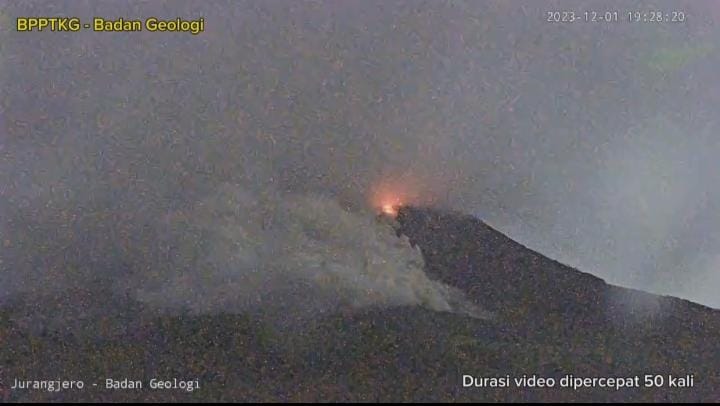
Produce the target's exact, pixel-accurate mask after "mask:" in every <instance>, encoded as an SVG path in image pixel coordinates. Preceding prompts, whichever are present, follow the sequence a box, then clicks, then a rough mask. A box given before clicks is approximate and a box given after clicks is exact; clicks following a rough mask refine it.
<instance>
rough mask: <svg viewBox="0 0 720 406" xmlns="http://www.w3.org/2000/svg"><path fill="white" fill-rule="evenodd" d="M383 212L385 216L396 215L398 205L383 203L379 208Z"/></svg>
mask: <svg viewBox="0 0 720 406" xmlns="http://www.w3.org/2000/svg"><path fill="white" fill-rule="evenodd" d="M381 210H382V212H383V214H385V215H387V216H392V217H396V216H397V214H398V205H393V204H391V203H385V204H383V205H382V208H381Z"/></svg>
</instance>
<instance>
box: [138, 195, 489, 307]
mask: <svg viewBox="0 0 720 406" xmlns="http://www.w3.org/2000/svg"><path fill="white" fill-rule="evenodd" d="M260 196H261V195H260V194H257V193H255V192H253V191H250V190H248V189H247V188H242V187H240V186H234V185H229V184H226V185H223V186H221V187H220V189H219V191H218V192H217V193H216V194H214V195H213V196H211V197H209V198H208V199H205V200H203V201H201V202H199V203H198V204H197V205H196V207H194V208H193V209H191V210H190V211H188V212H177V213H173V214H172V215H170V216H169V217H168V218H167V219H166V220H165V224H164V225H163V227H167V231H168V233H167V234H173V230H176V232H175V235H177V237H178V240H177V241H175V244H178V247H179V250H180V251H181V252H182V251H185V252H189V253H191V254H190V255H191V256H192V257H193V258H195V260H194V261H192V262H187V261H186V260H185V259H186V258H188V255H187V254H185V255H180V256H175V257H174V258H173V260H171V261H170V262H167V263H165V262H163V261H160V260H161V259H164V257H163V256H161V257H160V258H151V259H150V263H147V264H136V265H135V267H136V268H144V267H146V266H149V267H150V268H152V269H156V270H159V271H158V272H157V273H155V275H154V278H153V279H154V280H152V281H148V280H142V279H143V277H142V276H141V277H140V279H141V280H142V283H141V284H139V285H138V287H137V289H138V292H139V293H138V297H139V298H140V300H142V301H143V302H145V303H151V304H154V305H156V306H157V307H164V308H181V307H184V306H185V307H189V310H191V311H195V312H217V311H220V310H227V309H233V310H238V309H239V310H243V309H244V310H253V309H254V310H258V309H259V308H263V309H265V310H267V309H268V308H270V309H273V310H275V311H276V313H282V314H293V315H295V316H298V315H308V314H322V313H325V312H328V311H333V310H337V309H342V308H351V309H352V308H362V307H368V306H398V305H421V306H425V307H428V308H430V309H434V310H438V311H452V310H454V309H453V307H452V305H451V304H452V303H458V302H461V301H462V300H463V299H462V296H461V295H460V293H458V292H454V291H452V290H451V289H450V288H449V287H447V286H444V285H442V284H440V283H437V282H433V281H431V280H429V279H428V278H427V276H426V274H425V272H424V270H423V258H422V255H421V254H420V252H419V251H418V250H417V249H414V248H411V247H410V245H409V244H408V241H407V238H397V236H396V235H395V234H394V232H393V230H392V229H391V228H390V227H388V226H387V225H385V224H383V223H381V222H378V221H376V220H375V219H374V218H373V216H372V214H371V213H370V212H349V211H347V210H345V209H343V208H342V207H340V205H338V203H337V202H336V201H334V200H333V199H329V198H324V197H321V196H308V195H294V194H286V195H283V194H279V193H268V191H267V190H266V191H265V194H264V197H260ZM188 220H189V221H190V223H189V224H188ZM188 227H190V228H192V229H194V230H195V233H192V234H190V233H186V231H187V229H188ZM198 237H200V238H202V242H203V244H204V245H206V246H207V249H206V250H197V252H193V251H194V250H195V248H194V247H195V246H196V245H197V238H198ZM143 286H154V288H143ZM278 310H282V312H278ZM480 314H481V313H479V312H478V313H475V314H473V315H476V316H479V315H480Z"/></svg>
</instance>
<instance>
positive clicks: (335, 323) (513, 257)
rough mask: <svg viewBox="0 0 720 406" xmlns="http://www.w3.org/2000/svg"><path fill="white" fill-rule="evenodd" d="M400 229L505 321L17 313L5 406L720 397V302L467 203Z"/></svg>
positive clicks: (404, 221)
mask: <svg viewBox="0 0 720 406" xmlns="http://www.w3.org/2000/svg"><path fill="white" fill-rule="evenodd" d="M389 224H392V227H394V228H395V231H396V233H397V234H398V235H399V236H406V237H407V238H408V239H409V241H410V243H411V244H412V245H414V246H416V247H418V248H419V249H420V250H421V252H422V255H423V257H424V259H425V266H426V272H427V273H428V275H429V276H430V277H431V278H432V279H435V280H438V281H441V282H443V283H445V284H447V285H450V286H452V287H454V288H457V289H459V290H461V291H462V292H464V294H465V295H466V297H467V299H468V300H470V301H471V302H473V304H475V305H477V306H478V307H480V308H483V309H486V310H488V311H490V312H491V313H492V314H493V316H492V317H491V318H487V319H481V318H472V317H468V316H467V315H463V314H461V313H456V312H441V311H433V310H429V309H426V308H423V307H419V306H405V307H391V308H382V309H380V308H375V309H372V308H371V309H366V310H363V311H357V312H347V313H335V314H328V315H325V316H323V317H319V318H318V319H317V320H315V321H313V322H312V323H311V326H309V328H305V329H299V330H297V329H296V330H292V331H290V330H284V329H283V328H281V327H279V326H277V325H272V324H271V323H267V322H266V321H263V320H262V319H259V318H255V317H252V316H250V315H236V314H218V315H192V314H186V315H180V316H177V315H176V316H157V315H148V314H147V313H145V312H143V310H142V309H141V307H142V306H141V305H139V304H138V303H125V302H122V301H120V302H118V303H114V304H113V306H108V307H113V308H115V309H121V310H117V311H116V312H115V313H112V314H111V315H109V316H106V317H99V318H94V319H91V320H88V321H86V322H85V323H83V322H79V323H78V324H77V325H75V326H74V327H73V328H72V329H64V330H63V329H60V330H57V329H55V330H48V329H41V330H37V329H35V330H33V329H28V328H27V327H26V326H25V325H23V323H22V322H21V321H19V320H18V319H17V318H14V317H13V316H12V312H11V310H12V309H4V310H3V312H2V313H0V316H1V317H0V339H2V342H3V345H2V346H1V348H0V366H2V369H1V370H0V373H1V374H2V375H1V376H0V379H1V381H0V389H2V394H0V396H4V399H5V400H6V401H27V400H35V401H37V400H46V401H91V400H94V401H133V400H134V401H189V400H200V401H311V402H315V401H340V402H347V401H353V402H354V401H491V402H496V401H518V402H519V401H543V402H544V401H561V402H569V401H608V402H616V401H699V402H706V401H718V400H720V344H719V343H718V337H720V311H718V310H713V309H710V308H707V307H704V306H701V305H698V304H695V303H691V302H688V301H686V300H681V299H677V298H672V297H664V296H657V295H651V294H648V293H644V292H641V291H637V290H632V289H625V288H621V287H617V286H612V285H609V284H607V283H605V282H604V281H603V280H602V279H600V278H597V277H595V276H593V275H590V274H587V273H583V272H580V271H578V270H576V269H573V268H570V267H568V266H565V265H563V264H560V263H558V262H556V261H553V260H551V259H549V258H546V257H544V256H543V255H541V254H539V253H537V252H534V251H532V250H530V249H528V248H526V247H524V246H522V245H521V244H519V243H517V242H515V241H513V240H512V239H510V238H508V237H507V236H505V235H503V234H502V233H500V232H498V231H496V230H494V229H493V228H491V227H490V226H488V225H487V224H485V223H484V222H483V221H481V220H480V219H477V218H475V217H472V216H468V215H464V214H461V213H454V212H448V211H441V210H437V209H430V208H417V207H402V208H400V209H399V211H398V213H397V217H396V218H395V219H394V221H392V222H389ZM73 297H81V295H74V296H73ZM108 300H110V299H109V298H107V297H103V302H107V301H108ZM85 302H88V300H85ZM44 305H45V306H52V303H50V302H45V303H44ZM85 305H86V306H87V303H86V304H85ZM105 305H106V306H107V303H105ZM609 378H612V380H613V381H612V382H616V381H622V382H624V383H623V385H624V386H623V387H617V386H616V385H615V384H610V383H609V382H611V381H610V380H609ZM13 379H18V380H29V379H31V380H35V379H52V380H73V381H77V380H82V381H84V383H85V384H84V389H83V390H61V391H55V392H49V391H42V390H37V391H32V390H12V389H9V387H10V385H12V382H13ZM108 379H109V380H111V381H113V382H114V381H121V380H123V379H128V380H133V381H135V380H137V381H139V382H141V383H143V382H146V383H147V382H150V381H151V380H153V379H155V380H163V381H172V380H173V379H175V380H192V381H197V382H198V387H197V388H196V389H195V390H193V391H186V390H159V389H151V388H150V386H149V385H147V384H146V385H145V388H144V389H133V390H130V389H126V390H120V389H112V388H106V387H105V382H106V380H108ZM578 379H579V380H578ZM468 381H469V382H470V383H469V384H466V383H468ZM503 382H505V383H507V385H504V384H499V383H503ZM517 382H519V383H517ZM540 382H544V383H540ZM548 382H552V385H549V384H548ZM563 382H565V383H567V382H573V383H576V384H575V385H573V386H571V387H567V385H564V386H563V385H562V383H563ZM3 385H4V386H3Z"/></svg>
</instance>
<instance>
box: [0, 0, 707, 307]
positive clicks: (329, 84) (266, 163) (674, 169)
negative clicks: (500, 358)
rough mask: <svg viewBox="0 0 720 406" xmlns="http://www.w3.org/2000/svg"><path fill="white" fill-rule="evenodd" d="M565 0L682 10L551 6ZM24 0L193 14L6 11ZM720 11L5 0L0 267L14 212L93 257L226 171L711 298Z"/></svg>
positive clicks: (631, 281)
mask: <svg viewBox="0 0 720 406" xmlns="http://www.w3.org/2000/svg"><path fill="white" fill-rule="evenodd" d="M651 4H652V5H651ZM568 9H573V10H576V11H577V12H578V14H582V12H583V11H593V10H594V11H605V10H618V11H619V15H620V18H621V19H625V18H626V16H625V13H626V12H628V11H632V10H648V11H649V10H657V9H659V10H664V11H667V12H672V11H683V12H684V13H685V14H686V16H687V21H686V22H684V23H664V24H659V23H643V22H636V23H630V22H618V23H574V24H558V23H555V24H553V23H549V22H547V21H546V12H547V11H549V10H568ZM24 15H76V16H78V17H80V18H90V17H91V16H104V17H106V18H115V17H120V16H125V17H127V18H147V17H149V16H161V17H166V18H173V17H176V16H181V17H185V18H198V17H204V18H205V21H206V22H205V25H206V32H204V33H202V34H200V35H197V36H191V35H189V34H179V33H176V34H170V33H164V34H161V33H147V32H143V33H128V34H110V33H92V32H81V33H48V32H43V33H16V32H13V30H9V29H8V26H7V25H6V24H7V22H8V21H9V22H11V23H12V22H13V21H14V19H15V18H16V17H18V16H24ZM719 19H720V6H718V4H717V3H716V2H714V1H705V2H700V1H693V2H689V1H686V2H680V1H672V2H671V1H666V2H652V3H641V2H625V1H617V2H608V1H599V2H593V1H584V2H561V1H552V2H551V1H548V2H540V1H510V2H505V1H503V2H480V1H468V2H459V1H458V2H452V1H448V2H438V1H428V2H422V1H407V2H399V1H374V2H373V1H347V2H319V1H314V2H290V1H252V2H251V1H246V2H218V1H210V2H200V1H197V2H151V3H148V2H135V3H108V2H104V3H97V2H79V1H74V2H57V1H54V2H26V3H23V2H13V3H12V4H10V3H5V5H4V6H3V8H2V25H3V28H2V29H3V31H2V37H3V41H2V44H3V45H2V48H1V50H0V52H2V55H1V57H2V61H3V64H2V68H1V69H2V70H1V71H0V74H2V81H3V84H4V86H3V90H2V95H3V97H2V116H1V120H2V121H1V123H2V125H3V133H2V134H0V136H1V137H2V138H1V139H0V145H1V148H2V149H1V150H0V154H1V160H0V181H1V182H2V201H1V203H2V206H1V207H0V209H2V211H3V221H4V224H3V229H2V232H3V237H5V239H6V240H9V241H11V242H8V243H7V246H6V247H5V248H6V250H5V252H4V254H5V258H6V259H5V262H4V265H3V266H4V267H5V268H3V272H4V273H5V275H3V276H4V277H5V278H7V279H6V280H15V282H17V281H16V280H17V279H19V276H18V275H19V271H18V270H17V269H13V268H9V265H7V264H15V263H16V262H15V261H19V259H18V258H20V257H23V258H26V257H27V256H28V252H30V251H32V250H35V248H30V245H26V246H23V247H18V246H17V244H14V243H12V241H16V240H22V238H19V237H18V235H23V236H24V237H23V238H25V237H26V238H27V239H25V240H23V241H26V243H27V242H34V241H36V240H38V239H39V240H48V241H51V242H52V244H56V245H52V244H51V248H50V249H51V250H52V249H59V248H58V247H60V246H68V245H78V246H81V245H82V246H86V244H89V245H90V246H97V249H96V250H95V251H93V250H89V251H87V252H89V253H88V254H87V257H88V259H87V260H88V261H90V263H92V264H95V265H97V264H99V263H103V261H104V260H107V250H108V249H110V248H108V247H110V246H112V244H111V243H106V244H105V243H103V242H101V241H100V240H102V238H100V237H99V236H104V235H106V234H111V235H112V232H114V231H113V230H115V231H117V230H116V228H115V227H116V226H115V225H116V224H117V222H118V221H121V222H124V223H126V224H127V225H128V229H129V230H130V231H129V232H130V233H140V231H139V230H142V229H143V227H144V225H145V224H146V223H147V222H149V221H150V219H152V218H157V217H161V216H162V215H164V214H165V213H167V212H170V211H173V210H181V209H183V208H185V207H187V206H188V205H190V204H191V202H194V201H197V200H198V199H202V198H203V197H204V196H206V195H207V194H209V193H211V192H212V190H214V189H215V188H216V187H217V186H218V185H219V184H221V183H223V182H233V183H239V184H242V185H246V186H247V187H248V188H249V189H252V190H254V191H257V193H258V194H262V193H264V191H272V192H267V193H275V191H280V192H281V193H285V192H295V193H300V192H301V193H308V194H314V195H323V196H328V197H330V198H332V199H334V200H337V201H339V202H340V203H341V205H343V207H347V208H348V209H349V210H360V209H361V208H363V207H366V206H368V205H372V204H376V203H377V199H378V195H387V194H393V193H396V194H398V195H399V197H400V198H401V199H402V200H403V201H405V202H407V203H416V204H428V203H432V204H438V205H443V206H447V207H451V208H454V209H459V210H463V211H467V212H471V213H474V214H476V215H478V216H480V217H481V218H483V219H485V220H486V221H488V222H489V223H490V224H492V225H494V226H496V227H497V228H499V229H501V230H502V231H504V232H506V233H508V234H509V235H510V236H511V237H513V238H515V239H517V240H519V241H521V242H523V243H525V244H527V245H529V246H530V247H532V248H535V249H537V250H539V251H540V252H542V253H544V254H546V255H548V256H550V257H553V258H555V259H558V260H560V261H563V262H566V263H569V264H570V265H573V266H577V267H579V268H580V269H582V270H584V271H588V272H591V273H593V274H596V275H598V276H600V277H603V278H605V279H607V280H608V281H609V282H611V283H616V284H620V285H624V286H631V287H636V288H640V289H644V290H649V291H653V292H659V293H669V294H674V295H680V296H683V297H686V298H689V299H692V300H696V301H699V302H702V303H705V304H708V305H711V306H714V307H720V301H718V300H720V299H718V296H717V295H716V294H715V293H714V292H715V289H716V288H717V287H718V286H719V285H720V241H718V238H717V237H716V235H718V233H717V232H716V230H717V229H718V226H719V225H720V218H718V216H719V214H718V213H720V211H718V206H719V205H718V199H719V198H720V193H719V192H720V191H719V190H718V187H717V185H718V180H720V179H719V177H720V175H718V174H719V173H720V172H719V171H718V169H720V164H719V163H718V160H717V156H718V152H720V139H719V138H718V136H717V134H718V120H717V118H716V117H720V114H719V112H718V105H720V104H719V103H718V102H719V101H720V99H719V95H720V77H718V75H717V67H718V66H720V57H719V55H718V51H719V50H718V47H717V38H719V34H720V31H719V30H718V21H719ZM88 213H94V214H93V215H97V216H99V217H94V218H95V220H92V221H91V220H87V221H86V222H83V220H77V219H78V218H79V219H83V218H85V217H84V216H85V215H87V214H88ZM98 213H100V214H98ZM103 213H104V214H103ZM103 216H105V217H103ZM30 225H33V227H30ZM63 227H65V228H68V227H69V228H73V227H77V229H78V230H80V231H82V232H81V233H79V234H82V235H83V236H84V237H78V236H77V234H78V233H76V234H74V235H75V236H74V237H72V238H71V239H70V240H68V241H67V242H66V243H62V239H63V238H64V237H63V238H52V237H51V236H52V235H55V234H60V232H59V231H57V230H59V229H63ZM28 230H30V231H28ZM33 233H36V234H33ZM54 233H55V234H54ZM41 235H42V237H40V236H41ZM63 235H64V234H63ZM108 238H112V237H108ZM86 239H87V241H85V240H86ZM88 241H94V242H88ZM63 244H64V245H63ZM52 247H55V248H52ZM78 255H80V254H78ZM33 261H35V262H32V261H31V262H32V263H33V264H35V265H33V266H34V267H35V268H37V267H38V266H37V263H39V262H42V260H41V259H39V258H35V259H33ZM93 261H97V262H93ZM95 265H93V266H95ZM18 269H19V268H18ZM15 282H14V283H15ZM6 286H9V285H6Z"/></svg>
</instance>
